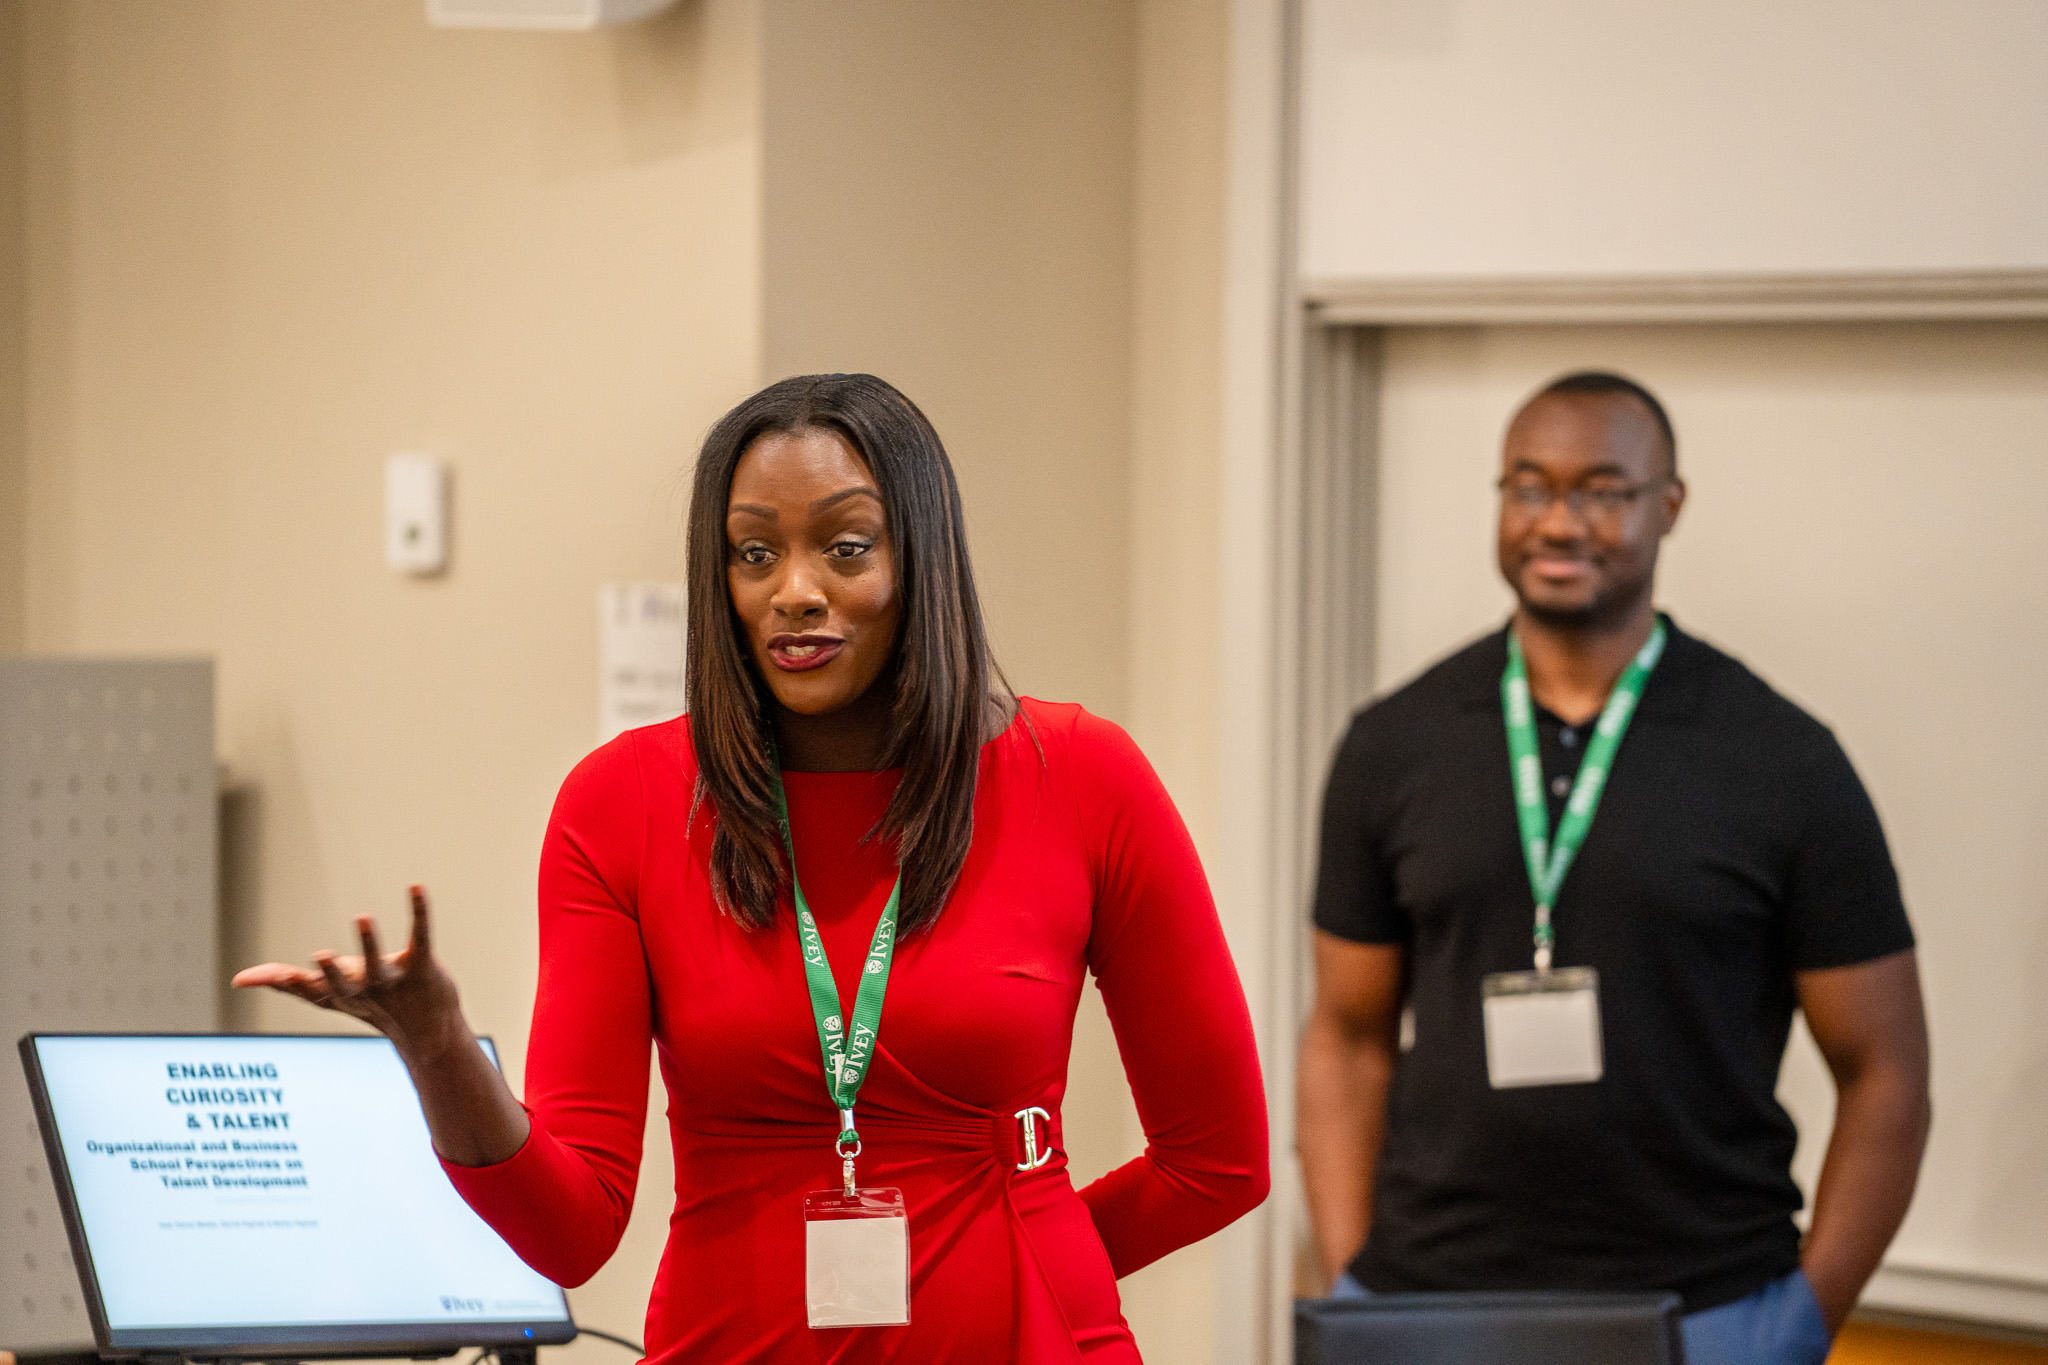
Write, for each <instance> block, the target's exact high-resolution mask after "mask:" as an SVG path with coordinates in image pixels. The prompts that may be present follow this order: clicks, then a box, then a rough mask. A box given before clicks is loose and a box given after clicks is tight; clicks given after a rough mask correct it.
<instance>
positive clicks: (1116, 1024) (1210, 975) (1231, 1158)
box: [1069, 713, 1271, 1276]
mask: <svg viewBox="0 0 2048 1365" xmlns="http://www.w3.org/2000/svg"><path fill="white" fill-rule="evenodd" d="M1072 743H1073V752H1072V754H1071V755H1070V757H1071V761H1072V765H1073V766H1072V770H1071V772H1070V774H1069V780H1070V781H1071V782H1072V784H1073V788H1074V792H1075V798H1076V801H1077V802H1078V803H1079V806H1080V810H1081V824H1082V832H1083V837H1084V839H1085V840H1086V841H1087V843H1088V846H1089V857H1090V861H1091V864H1092V866H1093V869H1094V873H1095V889H1096V903H1095V927H1094V932H1093V934H1092V935H1091V936H1090V940H1089V951H1088V961H1089V966H1090V968H1091V969H1092V970H1093V971H1094V973H1095V977H1096V981H1097V983H1098V985H1099V986H1100V987H1101V990H1102V998H1103V1003H1104V1005H1105V1006H1107V1008H1108V1012H1109V1020H1110V1024H1111V1026H1112V1027H1113V1028H1114V1029H1115V1030H1116V1039H1117V1049H1118V1051H1119V1052H1120V1053H1121V1054H1122V1056H1123V1063H1124V1071H1125V1074H1126V1075H1128V1076H1129V1078H1130V1082H1131V1092H1132V1095H1133V1097H1134V1098H1135V1099H1136V1101H1137V1107H1138V1117H1139V1119H1140V1120H1141V1121H1142V1122H1143V1124H1144V1127H1145V1152H1144V1154H1143V1155H1142V1156H1140V1157H1138V1158H1137V1159H1135V1160H1133V1161H1130V1162H1127V1163H1125V1164H1124V1165H1122V1166H1120V1167H1118V1168H1117V1169H1115V1170H1113V1171H1111V1172H1110V1173H1109V1174H1107V1175H1105V1176H1104V1177H1102V1179H1100V1180H1098V1181H1096V1182H1095V1183H1094V1184H1092V1185H1090V1186H1088V1187H1087V1188H1086V1189H1084V1190H1082V1191H1081V1198H1082V1199H1083V1200H1084V1201H1085V1202H1086V1203H1087V1205H1088V1209H1089V1212H1090V1213H1091V1214H1092V1215H1093V1217H1094V1220H1095V1226H1096V1230H1097V1231H1098V1232H1099V1233H1100V1234H1101V1236H1102V1242H1103V1246H1104V1247H1105V1248H1106V1249H1107V1250H1108V1252H1109V1260H1110V1265H1111V1266H1112V1267H1113V1268H1114V1269H1115V1272H1116V1274H1117V1275H1118V1276H1124V1275H1128V1274H1130V1273H1131V1272H1132V1271H1134V1270H1137V1269H1138V1268H1140V1267H1141V1266H1144V1265H1148V1264H1150V1263H1151V1262H1153V1261H1155V1260H1158V1259H1159V1258H1160V1257H1161V1256H1164V1255H1166V1254H1167V1253H1168V1252H1170V1251H1174V1250H1176V1249H1178V1248H1180V1247H1183V1246H1186V1245H1187V1244H1189V1243H1190V1242H1195V1241H1199V1240H1200V1239H1202V1238H1204V1237H1206V1236H1208V1235H1209V1234H1210V1233H1213V1232H1215V1231H1217V1230H1218V1229H1220V1228H1223V1227H1225V1226H1227V1225H1228V1224H1230V1223H1232V1222H1234V1221H1236V1220H1237V1219H1238V1218H1240V1217H1242V1216H1243V1215H1244V1214H1246V1213H1249V1212H1250V1211H1251V1210H1252V1209H1254V1208H1257V1207H1258V1206H1259V1204H1260V1203H1261V1202H1262V1201H1263V1200H1264V1199H1265V1197H1266V1191H1267V1188H1268V1186H1269V1184H1270V1182H1271V1168H1270V1164H1269V1159H1268V1153H1267V1146H1266V1095H1265V1085H1264V1082H1263V1081H1262V1079H1261V1078H1260V1074H1259V1058H1258V1049H1257V1044H1256V1042H1255V1041H1254V1039H1253V1036H1252V1022H1251V1015H1250V1012H1249V1011H1248V1010H1247V1009H1246V1008H1245V1001H1244V989H1243V987H1242V985H1241V984H1240V983H1239V981H1238V977H1237V967H1236V964H1235V963H1233V962H1232V961H1231V957H1230V947H1229V945H1228V944H1227V943H1226V942H1225V941H1224V938H1223V927H1222V925H1221V924H1220V923H1219V922H1218V920H1217V918H1216V906H1215V902H1214V900H1213V899H1212V898H1211V897H1210V894H1209V883H1208V879H1207V878H1206V877H1205V876H1203V874H1202V865H1201V861H1200V859H1199V858H1198V857H1197V856H1196V854H1195V847H1194V841H1193V840H1192V839H1190V838H1189V837H1188V832H1187V827H1186V826H1185V825H1184V824H1182V823H1181V818H1180V813H1179V812H1178V811H1176V810H1175V809H1174V806H1173V801H1172V799H1171V798H1169V797H1168V796H1167V794H1166V789H1165V787H1164V786H1162V785H1161V784H1160V781H1159V778H1158V777H1157V775H1155V774H1154V773H1153V771H1152V767H1151V765H1150V764H1148V763H1147V762H1146V761H1145V757H1144V755H1143V754H1141V753H1139V752H1138V748H1137V746H1136V745H1135V744H1133V743H1132V742H1131V740H1130V738H1129V736H1127V735H1125V734H1124V732H1123V731H1122V730H1120V729H1118V728H1117V727H1116V726H1114V725H1112V724H1110V723H1109V722H1107V721H1104V720H1100V719H1097V718H1096V717H1093V716H1089V715H1086V714H1085V713H1084V714H1083V715H1082V716H1081V717H1080V720H1079V722H1078V724H1077V726H1076V728H1075V732H1074V735H1073V737H1072Z"/></svg>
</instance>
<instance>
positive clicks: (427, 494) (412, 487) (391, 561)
mask: <svg viewBox="0 0 2048 1365" xmlns="http://www.w3.org/2000/svg"><path fill="white" fill-rule="evenodd" d="M384 565H385V567H386V568H389V569H392V570H394V571H396V572H398V573H408V574H417V575H426V574H437V573H440V572H441V571H442V570H443V569H445V568H447V567H448V466H447V465H445V464H443V463H442V462H441V461H439V460H437V459H435V458H434V457H433V456H431V455H393V456H391V457H390V458H389V459H387V460H385V461H384Z"/></svg>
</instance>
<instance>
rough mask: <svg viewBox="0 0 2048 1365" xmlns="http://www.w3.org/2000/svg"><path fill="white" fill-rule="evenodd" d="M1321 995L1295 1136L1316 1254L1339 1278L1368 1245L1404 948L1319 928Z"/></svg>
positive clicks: (1397, 1039) (1396, 1038) (1308, 1034)
mask: <svg viewBox="0 0 2048 1365" xmlns="http://www.w3.org/2000/svg"><path fill="white" fill-rule="evenodd" d="M1315 943H1316V949H1315V952H1316V996H1315V1006H1314V1008H1313V1010H1312V1011H1311V1012H1310V1014H1309V1018H1308V1024H1307V1025H1306V1026H1305V1027H1304V1028H1303V1029H1302V1034H1301V1054H1300V1059H1299V1063H1298V1071H1297V1074H1296V1085H1295V1090H1296V1094H1295V1135H1296V1146H1297V1148H1298V1150H1299V1152H1300V1156H1301V1176H1302V1183H1303V1185H1304V1187H1305V1189H1306V1191H1307V1195H1308V1211H1309V1219H1310V1221H1311V1222H1312V1224H1313V1225H1314V1229H1315V1239H1316V1251H1317V1254H1318V1255H1319V1256H1320V1257H1321V1259H1322V1265H1323V1275H1324V1278H1325V1280H1326V1281H1334V1280H1335V1279H1336V1278H1337V1276H1338V1275H1339V1274H1340V1273H1342V1272H1343V1269H1344V1267H1345V1266H1346V1265H1347V1264H1349V1263H1350V1261H1351V1258H1352V1257H1354V1256H1356V1255H1357V1254H1358V1249H1359V1248H1360V1247H1361V1246H1364V1245H1365V1233H1366V1229H1367V1228H1368V1227H1369V1226H1370V1225H1371V1223H1372V1180H1373V1170H1374V1168H1375V1167H1376V1166H1378V1164H1379V1159H1380V1141H1381V1139H1382V1138H1383V1137H1385V1135H1386V1130H1387V1091H1388V1088H1389V1087H1390V1086H1391V1085H1392V1084H1393V1079H1394V1062H1395V1059H1396V1057H1397V1056H1398V1054H1399V1052H1400V1046H1401V976H1402V959H1403V949H1402V948H1401V946H1400V945H1399V944H1377V943H1352V942H1350V941H1348V940H1346V939H1341V938H1338V937H1337V936H1336V935H1334V934H1330V933H1325V932H1324V931H1322V930H1317V931H1316V940H1315Z"/></svg>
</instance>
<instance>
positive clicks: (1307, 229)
mask: <svg viewBox="0 0 2048 1365" xmlns="http://www.w3.org/2000/svg"><path fill="white" fill-rule="evenodd" d="M1303 21H1304V22H1303V41H1304V58H1303V64H1302V80H1303V101H1302V120H1303V124H1302V180H1301V195H1302V213H1301V219H1300V232H1301V239H1300V240H1301V258H1300V259H1301V269H1302V272H1303V274H1304V275H1305V276H1306V277H1307V278H1308V279H1309V280H1311V281H1324V280H1335V279H1346V278H1359V277H1373V278H1384V277H1390V276H1391V277H1410V276H1415V277H1435V276H1447V277H1472V276H1484V277H1495V276H1525V275H1563V276H1584V275H1608V274H1622V275H1631V274H1651V275H1656V274H1692V273H1776V272H1815V271H1822V272H1826V271H1844V272H1859V273H1880V272H1910V273H1917V272H1930V271H1945V270H1968V271H2003V270H2038V269H2041V268H2044V267H2048V79H2044V78H2043V71H2044V69H2048V6H2043V5H2040V4H2038V3H2035V2H2034V0H1978V2H1977V3H1972V4H1967V5H1943V4H1938V3H1935V0H1808V2H1807V3H1801V4H1796V5H1787V4H1775V3H1771V2H1770V0H1666V2H1665V3H1658V4H1643V3H1639V0H1548V3H1544V4H1528V3H1526V0H1304V14H1303Z"/></svg>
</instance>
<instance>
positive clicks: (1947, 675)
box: [1374, 323, 2048, 1328]
mask: <svg viewBox="0 0 2048 1365" xmlns="http://www.w3.org/2000/svg"><path fill="white" fill-rule="evenodd" d="M1586 365H1596V366H1610V367H1615V368H1620V369H1624V370H1626V371H1628V372H1630V373H1633V374H1635V375H1636V376H1638V377H1639V378H1641V379H1643V380H1644V381H1646V382H1647V383H1649V384H1650V385H1651V386H1652V387H1653V388H1654V389H1656V390H1657V391H1658V392H1659V394H1660V396H1662V397H1663V399H1664V400H1665V401H1666V403H1667V404H1668V406H1669V407H1670V409H1671V413H1672V416H1673V419H1674V421H1675V422H1676V424H1677V427H1678V433H1679V441H1680V448H1681V462H1682V465H1683V469H1684V473H1685V474H1686V476H1687V478H1688V480H1689V482H1690V484H1691V499H1690V501H1689V503H1688V505H1687V507H1686V509H1685V513H1684V516H1683V518H1682V520H1681V522H1680V525H1679V527H1678V530H1677V532H1676V534H1675V535H1674V536H1673V538H1672V539H1671V540H1670V541H1669V542H1668V544H1667V548H1666V552H1665V558H1664V562H1663V565H1662V569H1661V571H1660V576H1659V599H1660V601H1661V603H1662V604H1663V605H1664V606H1666V607H1667V608H1669V609H1670V610H1671V611H1672V612H1673V613H1674V614H1675V616H1676V618H1677V620H1678V621H1679V623H1680V624H1681V625H1682V626H1684V627H1686V628H1687V629H1689V630H1692V631H1694V632H1695V633H1698V634H1701V635H1704V636H1706V637H1707V638H1708V639H1709V640H1712V641H1713V642H1715V643H1717V644H1719V645H1721V646H1722V647H1723V648H1726V649H1728V650H1730V651H1731V652H1733V653H1735V654H1736V655H1738V656H1739V657H1741V658H1743V659H1744V660H1745V661H1746V662H1748V663H1749V664H1750V666H1751V667H1753V668H1754V669H1756V670H1757V671H1758V672H1759V673H1761V674H1762V675H1763V676H1764V677H1765V678H1766V679H1767V680H1768V681H1770V682H1771V683H1772V684H1773V685H1774V686H1776V687H1777V688H1778V689H1779V690H1780V691H1781V692H1784V693H1785V694H1786V695H1788V696H1790V697H1791V698H1792V699H1793V700H1794V701H1796V702H1798V703H1800V704H1801V705H1803V706H1805V707H1806V708H1807V709H1809V710H1810V711H1812V712H1813V713H1814V714H1816V715H1818V716H1819V717H1820V718H1821V719H1822V720H1824V721H1826V722H1827V723H1829V724H1830V725H1832V726H1833V727H1834V728H1835V731H1836V733H1837V735H1838V736H1839V737H1840V739H1841V740H1842V742H1843V745H1844V747H1846V748H1847V750H1848V752H1849V755H1850V757H1851V759H1852V760H1853V761H1854V762H1855V764H1856V767H1857V769H1858V771H1859V772H1860V773H1861V774H1862V776H1863V779H1864V782H1865V783H1866V785H1867V786H1868V787H1869V789H1870V792H1871V795H1872V797H1873V798H1874V800H1875V801H1876V804H1877V807H1878V810H1879V813H1880V814H1881V816H1882V817H1883V819H1884V822H1885V827H1886V833H1887V835H1888V837H1889V838H1890V840H1891V844H1892V852H1893V857H1894V859H1895V861H1896V862H1897V864H1898V867H1899V872H1900V876H1901V880H1902V882H1903V885H1904V888H1905V893H1906V901H1907V906H1908V909H1909V911H1910V913H1911V914H1912V917H1913V924H1914V928H1915V931H1916V932H1917V934H1918V936H1919V940H1920V958H1921V967H1922V971H1923V974H1924V977H1925V983H1926V990H1927V999H1928V1008H1929V1014H1930V1020H1931V1026H1932V1029H1933V1041H1934V1078H1933V1086H1934V1114H1935V1120H1934V1132H1933V1137H1932V1141H1931V1143H1930V1146H1929V1148H1928V1153H1927V1159H1926V1163H1925V1166H1924V1168H1923V1171H1922V1175H1921V1181H1920V1187H1919V1192H1918V1196H1917V1198H1916V1199H1915V1201H1914V1204H1913V1208H1912V1211H1911V1213H1910V1214H1909V1216H1908V1218H1907V1221H1906V1224H1905V1227H1904V1228H1903V1230H1902V1231H1901V1233H1900V1235H1899V1238H1898V1240H1897V1242H1896V1243H1895V1244H1894V1246H1893V1248H1892V1253H1891V1256H1890V1258H1889V1260H1888V1262H1887V1266H1888V1269H1887V1270H1886V1271H1885V1272H1883V1273H1882V1274H1881V1275H1880V1277H1879V1278H1878V1280H1877V1281H1875V1282H1873V1285H1872V1287H1871V1290H1870V1292H1869V1293H1868V1294H1867V1295H1866V1297H1865V1302H1866V1304H1871V1305H1875V1306H1883V1307H1891V1308H1895V1309H1902V1310H1910V1311H1915V1312H1922V1313H1934V1314H1939V1315H1947V1316H1954V1317H1962V1318H1973V1319H1979V1320H1991V1321H2004V1322H2012V1323H2020V1324H2025V1325H2031V1326H2033V1327H2037V1328H2048V838H2044V837H2043V819H2044V812H2048V704H2044V702H2043V699H2042V693H2041V689H2040V680H2041V679H2042V678H2044V677H2048V536H2044V535H2043V534H2042V531H2041V528H2042V527H2043V526H2048V451H2044V448H2043V446H2042V442H2041V433H2042V432H2043V431H2048V324H2043V323H1969V324H1963V323H1956V324H1944V325H1933V324H1912V325H1906V324H1895V325H1881V326H1880V325H1864V326H1719V327H1683V326H1679V327H1628V328H1623V327H1550V328H1539V327H1511V328H1412V329H1410V328H1395V329H1391V330H1390V331H1389V332H1388V333H1387V334H1386V341H1385V347H1384V369H1383V371H1382V388H1381V408H1380V412H1381V418H1380V421H1381V430H1380V451H1379V457H1378V458H1379V507H1380V523H1379V530H1378V533H1377V537H1376V541H1377V543H1376V545H1375V547H1374V554H1375V557H1376V564H1375V576H1376V579H1377V611H1378V639H1377V645H1378V649H1377V656H1378V675H1377V677H1376V679H1375V683H1376V686H1377V688H1378V689H1380V690H1385V689H1386V688H1388V687H1391V686H1394V685H1397V684H1398V683H1400V682H1401V681H1403V680H1404V679H1406V678H1408V677H1410V676H1413V675H1414V674H1415V673H1416V672H1417V671H1419V670H1420V669H1422V668H1423V667H1424V666H1426V665H1427V664H1428V663H1429V662H1431V661H1432V660H1434V659H1435V658H1437V657H1440V656H1441V655H1442V654H1444V653H1445V652H1447V651H1449V650H1450V649H1452V648H1454V647H1455V646H1457V645H1458V644H1459V643H1461V642H1463V641H1465V640H1469V639H1470V638H1472V637H1473V636H1475V635H1477V634H1478V633H1480V632H1482V631H1485V630H1489V629H1492V628H1494V627H1495V626H1497V625H1498V624H1499V622H1500V621H1501V620H1502V619H1504V617H1505V615H1506V613H1507V611H1508V609H1509V597H1508V594H1507V591H1506V589H1505V588H1504V587H1503V586H1502V584H1501V582H1500V579H1499V576H1498V573H1497V571H1496V569H1495V567H1494V554H1493V527H1494V515H1495V511H1494V503H1495V500H1494V495H1493V491H1492V486H1491V481H1492V479H1493V477H1494V475H1495V473H1496V472H1497V462H1498V459H1499V441H1500V435H1501V431H1502V428H1503V426H1504V425H1505V423H1506V421H1507V418H1508V416H1509V415H1510V413H1511V412H1512V411H1513V409H1514V406H1515V404H1516V403H1518V402H1519V401H1520V399H1521V398H1522V397H1523V396H1524V395H1525V394H1526V393H1527V392H1528V391H1529V390H1530V389H1531V388H1532V387H1534V386H1535V385H1537V384H1539V383H1541V382H1542V381H1543V380H1544V379H1546V378H1548V377H1549V376H1551V375H1554V374H1556V373H1558V372H1559V371H1561V370H1564V369H1567V368H1576V367H1580V366H1586ZM1623 761H1626V756H1625V755H1624V758H1623ZM1781 1095H1782V1098H1783V1099H1784V1100H1785V1102H1786V1104H1787V1106H1788V1107H1789V1108H1790V1109H1791V1111H1792V1112H1793V1115H1794V1117H1795V1118H1796V1119H1797V1120H1798V1122H1799V1125H1800V1130H1801V1142H1800V1147H1799V1155H1798V1159H1797V1163H1796V1168H1795V1169H1796V1174H1798V1176H1799V1177H1800V1179H1801V1182H1802V1184H1803V1186H1804V1187H1805V1188H1806V1189H1807V1190H1808V1191H1809V1193H1810V1192H1811V1190H1812V1188H1813V1181H1814V1179H1815V1178H1816V1177H1817V1175H1818V1173H1819V1167H1820V1157H1821V1152H1822V1149H1823V1147H1824V1145H1825V1142H1826V1138H1827V1134H1828V1129H1829V1125H1830V1123H1831V1121H1832V1118H1833V1088H1832V1085H1831V1083H1830V1081H1829V1080H1828V1077H1827V1074H1826V1071H1825V1069H1824V1067H1823V1066H1822V1064H1821V1062H1820V1059H1819V1057H1818V1056H1817V1054H1815V1053H1814V1051H1813V1049H1812V1044H1811V1042H1810V1041H1806V1040H1804V1039H1803V1037H1800V1038H1797V1039H1795V1043H1794V1046H1793V1048H1792V1050H1791V1053H1790V1055H1789V1056H1788V1059H1787V1063H1786V1067H1785V1071H1784V1075H1783V1080H1782V1085H1781Z"/></svg>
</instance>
